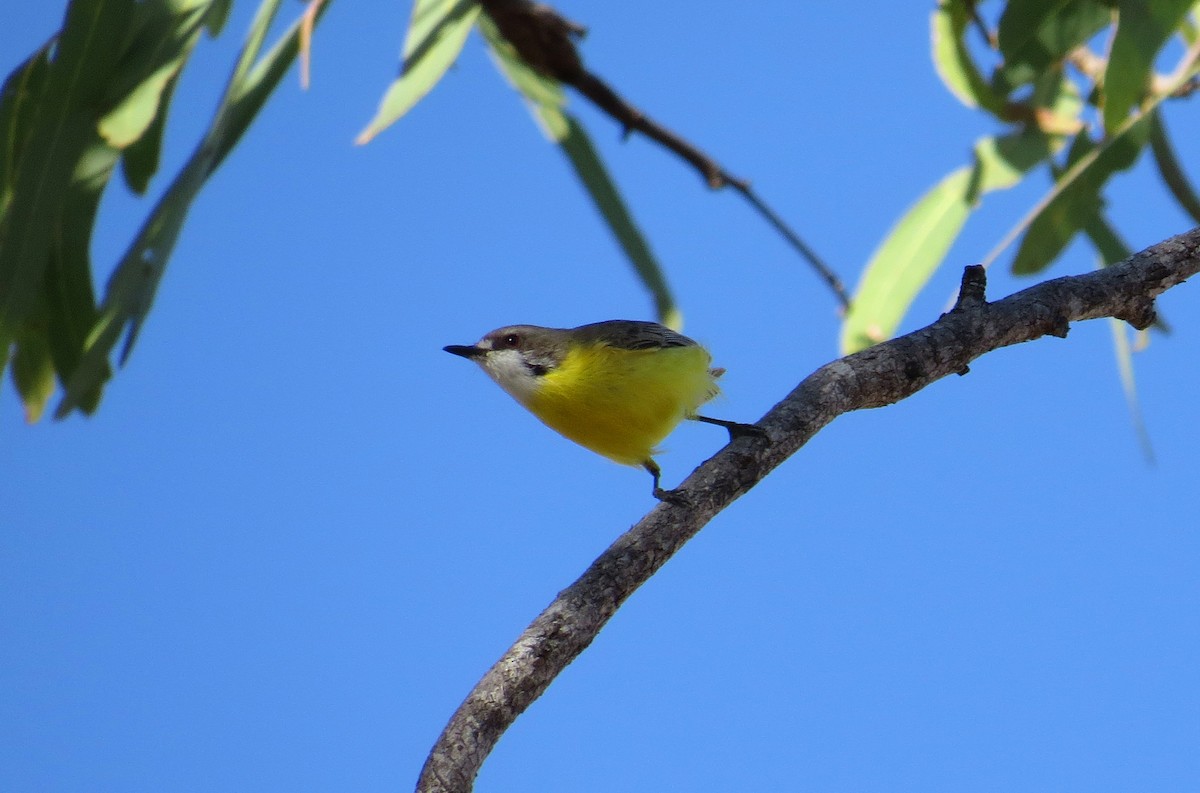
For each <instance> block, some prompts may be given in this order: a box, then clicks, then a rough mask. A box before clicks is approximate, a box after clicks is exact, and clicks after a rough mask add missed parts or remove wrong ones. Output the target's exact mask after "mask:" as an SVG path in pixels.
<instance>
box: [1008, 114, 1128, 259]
mask: <svg viewBox="0 0 1200 793" xmlns="http://www.w3.org/2000/svg"><path fill="white" fill-rule="evenodd" d="M1147 118H1148V116H1142V117H1141V118H1139V119H1137V120H1135V121H1133V122H1132V123H1130V124H1127V125H1126V126H1125V127H1124V128H1123V129H1122V130H1121V132H1120V134H1118V135H1116V136H1115V137H1112V138H1110V139H1108V140H1106V141H1105V142H1104V143H1103V144H1102V145H1099V146H1098V145H1096V144H1095V143H1094V142H1093V141H1092V140H1091V138H1089V137H1088V135H1087V133H1086V132H1081V133H1080V134H1079V135H1077V136H1076V138H1075V142H1074V143H1073V144H1072V146H1071V151H1070V153H1069V154H1068V156H1067V169H1066V171H1065V172H1064V173H1063V174H1062V175H1061V176H1060V177H1059V179H1058V182H1057V184H1056V185H1055V189H1054V190H1052V191H1051V193H1050V195H1049V197H1048V199H1049V200H1046V199H1043V201H1042V202H1041V203H1040V204H1039V207H1038V208H1037V209H1036V211H1035V212H1034V213H1032V217H1031V218H1030V220H1029V223H1028V230H1027V231H1026V232H1025V236H1024V237H1023V238H1022V240H1021V245H1020V247H1019V248H1018V250H1017V255H1016V257H1015V258H1014V259H1013V265H1012V270H1013V272H1014V273H1016V274H1018V275H1029V274H1032V273H1037V272H1040V271H1042V270H1044V269H1045V268H1046V267H1049V266H1050V264H1051V263H1052V262H1053V261H1054V260H1055V259H1056V258H1058V256H1059V254H1061V253H1062V252H1063V250H1064V249H1065V248H1066V246H1067V244H1068V243H1070V241H1071V239H1072V238H1073V237H1074V236H1075V234H1076V233H1078V232H1079V231H1080V230H1081V229H1083V228H1084V226H1085V224H1086V223H1087V222H1088V221H1089V219H1090V218H1092V217H1093V216H1094V215H1095V214H1096V213H1097V212H1098V211H1099V209H1100V207H1101V205H1102V201H1101V193H1102V191H1103V190H1104V187H1105V185H1106V184H1107V183H1108V180H1109V179H1110V178H1111V177H1112V176H1113V175H1115V174H1116V173H1118V172H1120V171H1123V170H1126V169H1127V168H1130V167H1131V166H1132V165H1133V164H1134V162H1136V161H1137V158H1138V155H1139V154H1141V151H1142V149H1143V148H1144V147H1145V144H1146V139H1147V135H1148V132H1149V124H1148V123H1147V121H1146V119H1147ZM1060 186H1061V187H1060Z"/></svg>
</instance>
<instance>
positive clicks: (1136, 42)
mask: <svg viewBox="0 0 1200 793" xmlns="http://www.w3.org/2000/svg"><path fill="white" fill-rule="evenodd" d="M1191 2H1192V0H1153V2H1151V0H1118V2H1117V8H1118V16H1117V34H1116V36H1115V37H1114V38H1113V43H1112V50H1111V52H1110V54H1109V57H1108V66H1107V68H1106V69H1105V71H1104V128H1105V130H1108V131H1109V132H1111V131H1112V130H1115V129H1116V128H1117V127H1118V126H1119V125H1120V124H1121V122H1122V121H1124V120H1125V118H1126V117H1127V116H1128V115H1129V111H1130V110H1131V109H1132V108H1133V107H1135V106H1136V105H1137V104H1138V103H1140V102H1141V100H1142V97H1143V96H1144V95H1145V93H1146V91H1147V89H1148V88H1149V85H1150V76H1151V75H1152V74H1153V72H1154V59H1155V57H1157V55H1158V53H1159V50H1161V49H1162V47H1163V45H1164V44H1166V43H1167V40H1168V39H1170V38H1171V36H1172V35H1173V34H1174V33H1175V32H1176V30H1177V29H1178V27H1179V25H1180V23H1181V22H1182V21H1183V17H1184V15H1185V14H1187V11H1188V6H1190V5H1191Z"/></svg>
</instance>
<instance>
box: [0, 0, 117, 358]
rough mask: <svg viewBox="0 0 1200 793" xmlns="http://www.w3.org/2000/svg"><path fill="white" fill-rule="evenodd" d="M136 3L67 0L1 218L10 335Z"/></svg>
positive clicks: (1, 330) (0, 325)
mask: <svg viewBox="0 0 1200 793" xmlns="http://www.w3.org/2000/svg"><path fill="white" fill-rule="evenodd" d="M136 5H137V4H136V3H135V2H133V0H121V1H118V0H73V2H71V3H70V5H69V6H68V8H67V16H66V20H65V22H64V25H63V28H62V32H61V34H60V36H59V38H58V41H57V43H56V45H55V49H54V59H53V61H51V62H50V63H49V67H48V69H47V74H46V84H45V87H44V89H43V92H42V98H41V100H40V101H39V102H38V108H39V109H38V112H37V114H36V117H35V118H34V119H32V122H31V123H32V127H31V129H30V132H29V134H28V136H27V138H26V141H25V145H24V146H23V148H22V153H21V156H20V159H19V160H18V162H19V167H18V168H17V171H16V173H15V174H13V175H12V176H11V177H10V184H11V186H12V192H11V196H12V200H11V202H10V203H9V204H8V206H7V210H6V211H5V212H4V215H3V218H0V337H10V336H12V335H14V333H15V332H16V330H17V328H18V326H19V325H20V324H21V323H22V322H23V320H24V319H25V318H26V317H27V316H28V315H29V314H30V312H32V311H33V310H35V307H36V305H37V302H38V300H39V299H40V296H41V293H42V283H43V276H44V271H45V267H46V264H47V262H48V261H49V254H50V245H51V243H52V242H53V234H54V230H55V228H56V220H57V218H58V216H59V214H60V212H61V209H62V205H63V202H64V201H66V200H68V198H69V197H70V193H71V190H72V183H73V181H74V178H75V170H76V166H77V164H78V163H79V160H80V158H81V157H82V156H83V154H84V152H85V151H87V150H88V148H89V147H90V146H92V145H93V144H94V142H95V141H96V140H97V139H98V137H99V136H98V133H97V132H96V122H95V108H103V107H105V106H106V103H108V102H109V101H110V97H111V95H110V88H111V85H112V82H113V81H114V80H115V79H117V77H118V75H119V73H120V62H119V56H120V51H119V50H118V48H116V47H113V46H112V42H114V41H120V40H121V34H122V31H123V30H125V29H126V26H127V24H128V22H129V20H130V19H131V18H132V15H133V13H134V10H135V6H136Z"/></svg>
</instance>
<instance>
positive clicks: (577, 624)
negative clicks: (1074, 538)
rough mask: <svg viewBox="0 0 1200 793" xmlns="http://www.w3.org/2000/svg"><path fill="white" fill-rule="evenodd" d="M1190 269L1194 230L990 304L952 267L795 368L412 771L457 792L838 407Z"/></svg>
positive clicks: (549, 617) (884, 396)
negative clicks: (673, 566)
mask: <svg viewBox="0 0 1200 793" xmlns="http://www.w3.org/2000/svg"><path fill="white" fill-rule="evenodd" d="M1197 272H1200V228H1196V229H1193V230H1192V231H1189V232H1187V233H1185V234H1181V235H1179V236H1177V237H1174V238H1172V239H1169V240H1167V241H1165V242H1162V243H1160V244H1158V245H1155V246H1154V247H1152V248H1148V249H1147V250H1145V251H1142V252H1141V253H1138V254H1135V255H1134V256H1131V257H1130V258H1128V259H1126V260H1125V261H1123V262H1121V263H1119V264H1116V265H1113V266H1112V267H1109V268H1107V269H1104V270H1099V271H1096V272H1093V273H1088V274H1086V275H1077V276H1069V277H1065V278H1056V279H1054V280H1051V281H1046V282H1044V283H1041V284H1038V285H1036V286H1032V287H1030V288H1028V289H1025V290H1023V291H1021V292H1018V293H1016V294H1014V295H1012V296H1010V297H1007V298H1004V299H1003V300H999V301H997V302H995V303H988V302H987V301H986V299H985V296H984V290H985V286H986V275H985V273H984V271H983V268H982V267H979V266H971V267H968V268H966V271H965V272H964V274H963V287H962V289H961V294H960V298H959V301H958V304H957V305H956V306H955V307H954V309H953V310H951V311H950V312H949V313H947V314H944V315H942V317H941V318H939V319H938V320H937V321H936V322H934V323H933V324H932V325H929V326H928V327H925V328H922V329H921V330H918V331H915V332H913V333H910V334H908V335H906V336H901V337H900V338H897V339H893V340H891V341H888V342H884V343H882V344H877V345H876V346H874V347H871V348H869V349H867V350H864V351H862V352H859V353H856V354H854V355H850V356H847V357H845V358H841V359H839V360H836V361H834V362H832V363H829V364H826V365H825V366H823V367H821V368H820V369H818V370H817V371H816V372H814V373H813V374H811V375H809V376H808V377H807V378H805V379H804V381H803V382H801V383H800V384H799V385H798V386H797V387H796V388H795V389H794V390H793V391H792V392H791V393H790V394H788V396H787V397H786V398H784V399H783V401H781V402H780V403H779V404H778V405H776V406H775V407H774V408H772V409H771V411H770V412H768V413H767V415H766V416H765V417H763V419H762V421H761V422H760V423H759V425H758V426H760V427H761V428H762V429H764V430H765V431H766V433H767V435H768V436H769V437H768V438H765V439H760V438H754V437H740V438H738V439H736V440H734V441H733V442H731V443H730V444H729V445H728V446H726V447H725V448H724V449H722V450H721V451H720V452H718V453H717V454H716V455H715V456H714V457H712V458H711V459H710V460H708V461H707V462H705V463H704V464H703V465H701V466H700V467H699V468H697V469H696V470H695V471H694V472H693V473H692V475H691V476H690V477H688V479H687V480H686V481H685V482H684V483H683V484H682V485H681V486H680V488H679V490H678V491H676V492H677V493H679V494H681V495H682V498H681V499H680V501H679V503H663V504H660V505H659V506H657V507H655V508H654V509H653V510H652V511H651V512H650V513H649V514H648V515H647V516H646V517H645V518H643V519H642V520H641V521H640V522H639V523H638V524H637V525H635V526H634V527H633V528H631V529H630V530H629V531H627V532H626V533H625V534H623V535H622V536H621V537H620V538H618V539H617V541H616V542H614V543H613V544H612V546H611V547H609V548H608V550H606V551H605V552H604V553H603V554H601V555H600V557H599V558H598V559H596V561H595V562H593V563H592V566H591V567H589V568H588V570H587V571H586V572H585V573H584V574H583V575H582V576H581V577H580V578H579V580H577V581H576V582H575V583H573V584H572V585H571V586H569V587H567V588H566V589H565V590H563V591H562V592H561V593H559V595H558V597H557V598H555V600H554V602H553V603H551V604H550V606H549V607H548V608H547V609H546V610H545V611H543V612H542V614H541V615H540V616H538V618H537V619H536V620H534V621H533V623H532V624H531V625H530V626H529V627H528V628H526V629H525V632H524V633H522V634H521V636H520V638H518V639H517V641H516V643H515V644H513V646H512V647H511V648H509V650H508V651H507V652H506V653H505V654H504V656H503V657H502V658H501V659H500V660H499V661H497V662H496V664H495V666H493V667H492V668H491V669H490V670H489V671H488V672H487V674H486V675H484V677H483V679H482V680H480V681H479V683H478V684H477V685H476V686H475V688H474V690H473V691H471V693H470V694H469V695H468V696H467V698H466V700H465V701H464V702H463V703H462V705H460V706H459V708H458V710H457V711H456V712H455V714H454V715H453V717H451V719H450V722H449V724H447V725H446V728H445V730H444V731H443V732H442V734H441V736H440V737H439V738H438V740H437V743H436V744H435V745H434V747H433V749H432V751H431V752H430V754H429V758H428V759H427V760H426V762H425V767H424V768H423V769H422V771H421V777H420V779H419V781H418V782H417V791H418V792H419V793H434V791H437V792H438V793H449V792H451V791H453V792H455V793H465V791H469V790H471V787H472V785H473V783H474V780H475V776H476V774H477V773H478V772H479V768H480V766H481V765H482V764H483V761H484V759H485V758H486V757H487V755H488V753H489V752H490V751H491V749H492V747H493V746H495V744H496V741H497V740H499V738H500V736H501V735H502V734H503V733H504V731H505V730H506V729H507V728H508V727H509V725H511V724H512V722H513V721H514V720H515V719H516V717H517V716H518V715H520V714H521V712H522V711H524V710H525V708H527V707H528V706H529V705H530V703H532V702H533V701H534V700H535V699H537V697H538V696H540V695H541V693H542V692H543V691H545V690H546V688H547V687H548V686H549V685H550V683H551V682H552V681H553V680H554V678H555V677H556V676H557V675H558V673H559V672H561V671H562V670H563V669H564V668H565V667H566V666H567V664H569V663H570V662H571V661H572V660H574V659H575V657H576V656H578V655H579V654H580V653H581V652H582V651H583V650H584V649H585V648H586V647H587V646H588V645H589V644H590V643H591V642H592V640H593V639H594V638H595V637H596V634H597V633H598V632H599V631H600V629H601V628H602V627H604V624H605V623H606V622H607V621H608V619H609V618H610V617H611V616H612V615H613V614H614V613H615V612H616V610H617V608H618V607H619V606H620V605H621V604H622V603H623V602H624V601H625V599H626V598H628V597H629V595H630V594H632V593H633V592H634V590H636V589H637V588H638V587H639V586H641V585H642V584H643V583H645V581H647V580H648V579H649V578H650V576H651V575H653V574H654V572H655V571H657V570H658V569H659V568H660V567H662V565H663V564H665V563H666V561H667V560H668V559H670V558H671V556H672V554H674V553H675V552H676V551H677V550H679V549H680V548H681V547H682V546H683V544H684V543H686V542H687V541H688V540H689V539H691V538H692V537H693V536H694V535H695V534H696V533H697V532H698V531H700V529H701V528H702V527H703V526H704V525H705V524H706V523H708V522H709V521H710V520H712V518H713V517H714V516H715V515H716V514H717V513H718V512H720V511H721V510H722V509H724V508H725V507H727V506H729V504H731V503H732V502H733V501H734V500H735V499H736V498H738V497H739V496H741V495H742V494H743V493H745V492H746V491H748V490H749V489H750V488H751V487H753V486H754V485H755V484H757V483H758V482H759V481H760V480H761V479H762V478H763V477H764V476H766V475H767V474H768V473H770V472H771V471H772V470H773V469H774V468H775V467H776V466H778V465H779V464H780V463H782V462H783V461H784V460H786V459H787V458H788V457H790V456H791V455H792V454H794V453H795V452H796V451H797V450H798V449H800V447H802V446H803V445H804V444H805V443H807V442H808V440H809V439H810V438H812V437H813V436H814V435H815V434H816V433H817V432H818V431H819V430H820V429H821V428H823V427H824V426H825V425H826V424H828V423H830V422H831V421H833V419H835V418H837V417H838V416H840V415H841V414H843V413H847V412H849V411H852V410H859V409H861V408H871V407H883V406H884V405H890V404H892V403H895V402H898V401H900V400H901V399H904V398H905V397H908V396H911V395H912V394H914V393H916V392H917V391H920V390H921V389H922V388H924V387H925V386H927V385H929V384H930V383H933V382H934V381H936V380H940V379H941V378H943V377H946V376H947V375H951V374H966V373H967V371H968V366H969V365H970V363H971V361H973V360H975V359H976V358H978V357H980V356H981V355H984V354H986V353H988V352H991V351H992V350H996V349H999V348H1001V347H1007V346H1010V345H1013V344H1019V343H1021V342H1026V341H1032V340H1034V339H1037V338H1040V337H1042V336H1046V335H1051V336H1058V337H1065V336H1066V335H1067V331H1068V330H1069V327H1070V323H1072V322H1077V321H1079V320H1084V319H1097V318H1100V317H1116V318H1118V319H1122V320H1125V321H1127V322H1129V323H1130V324H1131V325H1133V326H1134V327H1135V328H1139V329H1142V328H1146V327H1148V326H1149V325H1150V324H1151V323H1152V322H1153V321H1154V299H1155V298H1156V297H1157V296H1158V295H1160V294H1162V293H1163V292H1165V291H1166V290H1167V289H1170V288H1171V287H1173V286H1175V285H1177V284H1180V283H1183V282H1184V281H1185V280H1186V279H1187V278H1189V277H1190V276H1192V275H1195V274H1196V273H1197Z"/></svg>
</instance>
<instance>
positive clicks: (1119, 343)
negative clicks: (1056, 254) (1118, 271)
mask: <svg viewBox="0 0 1200 793" xmlns="http://www.w3.org/2000/svg"><path fill="white" fill-rule="evenodd" d="M1084 231H1085V232H1086V233H1087V236H1088V238H1089V239H1090V240H1091V241H1092V245H1094V246H1095V248H1096V250H1097V252H1099V254H1100V260H1101V264H1102V266H1104V267H1107V266H1109V265H1111V264H1116V263H1117V262H1119V261H1122V260H1123V259H1127V258H1129V257H1130V256H1131V255H1132V254H1133V251H1132V250H1130V248H1129V246H1128V245H1126V244H1125V241H1124V240H1122V239H1121V236H1120V235H1119V234H1118V233H1117V232H1116V230H1115V229H1114V228H1113V227H1112V224H1110V223H1109V222H1108V220H1107V219H1105V217H1104V215H1103V214H1102V213H1097V214H1095V215H1093V216H1092V217H1091V219H1089V220H1088V222H1087V224H1086V225H1085V227H1084ZM1108 323H1109V324H1108V326H1109V328H1110V329H1111V330H1112V338H1113V356H1114V358H1115V359H1116V362H1117V374H1118V376H1119V377H1120V380H1121V390H1122V391H1123V392H1124V394H1125V404H1126V405H1127V406H1128V408H1129V420H1130V423H1131V424H1133V430H1134V433H1135V434H1136V435H1137V438H1138V444H1139V445H1140V446H1141V447H1142V454H1143V455H1144V456H1145V458H1146V460H1147V462H1149V463H1151V464H1153V463H1154V446H1153V445H1152V444H1151V442H1150V433H1149V432H1147V431H1146V422H1145V421H1144V419H1143V418H1142V408H1141V405H1140V403H1139V400H1138V394H1137V380H1136V378H1135V377H1134V367H1133V348H1132V345H1131V344H1130V343H1129V331H1130V328H1129V325H1128V324H1127V323H1125V322H1124V321H1123V320H1119V319H1112V318H1110V319H1109V321H1108Z"/></svg>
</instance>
